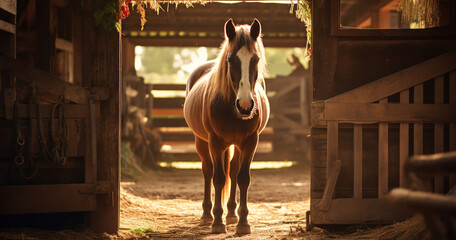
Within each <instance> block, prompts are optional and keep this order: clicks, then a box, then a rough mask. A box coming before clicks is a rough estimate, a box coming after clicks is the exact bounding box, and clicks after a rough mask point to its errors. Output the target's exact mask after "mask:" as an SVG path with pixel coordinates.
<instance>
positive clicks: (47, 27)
mask: <svg viewBox="0 0 456 240" xmlns="http://www.w3.org/2000/svg"><path fill="white" fill-rule="evenodd" d="M51 2H52V1H51V0H42V1H40V2H39V4H36V7H35V15H36V16H37V18H36V48H35V49H36V52H35V66H36V67H38V68H40V69H41V70H44V71H46V72H48V73H50V74H51V75H54V69H55V66H54V65H55V61H54V58H55V34H56V33H55V25H53V26H51V23H56V22H57V21H52V19H51V17H52V16H54V15H55V14H51V13H52V10H53V9H52V6H51V5H52V4H51ZM38 16H39V17H38ZM54 17H56V16H54Z"/></svg>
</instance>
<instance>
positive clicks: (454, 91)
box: [449, 71, 456, 189]
mask: <svg viewBox="0 0 456 240" xmlns="http://www.w3.org/2000/svg"><path fill="white" fill-rule="evenodd" d="M449 87H450V104H455V103H456V71H453V72H450V86H449ZM450 151H456V123H454V122H453V123H450ZM449 185H450V189H451V187H453V186H454V185H456V176H455V175H451V176H450V184H449Z"/></svg>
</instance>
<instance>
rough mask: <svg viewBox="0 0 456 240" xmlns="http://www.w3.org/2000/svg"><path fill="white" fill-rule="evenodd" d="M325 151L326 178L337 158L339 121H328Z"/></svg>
mask: <svg viewBox="0 0 456 240" xmlns="http://www.w3.org/2000/svg"><path fill="white" fill-rule="evenodd" d="M326 135H327V143H328V145H327V152H326V164H327V169H326V180H328V177H329V173H330V172H331V168H332V165H333V163H334V161H336V160H337V159H338V158H339V123H338V122H337V121H328V129H327V133H326Z"/></svg>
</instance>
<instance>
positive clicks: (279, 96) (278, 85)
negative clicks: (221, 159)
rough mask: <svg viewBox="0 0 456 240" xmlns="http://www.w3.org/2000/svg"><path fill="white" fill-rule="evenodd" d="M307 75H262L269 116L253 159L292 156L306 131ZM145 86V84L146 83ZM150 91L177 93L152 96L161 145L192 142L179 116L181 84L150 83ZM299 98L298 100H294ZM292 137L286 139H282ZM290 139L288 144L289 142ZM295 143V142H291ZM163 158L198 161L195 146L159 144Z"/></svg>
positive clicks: (153, 124) (182, 98) (182, 90)
mask: <svg viewBox="0 0 456 240" xmlns="http://www.w3.org/2000/svg"><path fill="white" fill-rule="evenodd" d="M308 84H309V77H308V76H299V77H296V76H279V77H276V78H271V79H266V90H267V93H268V97H269V101H270V104H271V116H270V120H269V123H268V126H267V128H266V129H265V131H264V132H263V133H262V134H261V135H260V144H259V147H258V151H257V153H256V155H255V161H281V160H284V159H289V160H296V159H293V156H292V151H296V148H298V147H297V146H298V145H299V142H298V143H296V141H295V140H296V139H297V138H299V137H302V138H305V136H306V135H307V134H308V132H309V130H308V126H309V124H308V122H309V120H308V119H309V109H308V107H307V106H308V104H307V103H308V99H309V95H308V94H305V93H306V92H307V90H308ZM146 89H147V90H148V89H149V88H147V87H146ZM151 89H152V91H177V92H180V93H179V95H178V96H172V97H156V96H154V97H153V100H152V103H153V107H152V111H151V114H152V126H153V127H154V128H155V129H157V130H158V131H159V132H160V135H161V141H162V145H165V146H166V145H168V146H177V145H193V143H194V137H193V134H192V133H191V131H190V129H189V128H188V126H187V123H186V122H185V119H184V117H183V112H182V107H183V104H184V100H185V98H184V97H183V96H184V94H185V85H183V84H153V85H151ZM296 99H299V101H296ZM286 138H292V139H293V140H290V141H288V142H284V139H286ZM290 143H291V144H290ZM294 144H295V145H294ZM162 159H163V160H165V161H199V157H198V155H197V154H196V149H194V148H190V149H188V148H186V149H184V150H182V151H179V150H176V151H168V150H166V147H165V148H162Z"/></svg>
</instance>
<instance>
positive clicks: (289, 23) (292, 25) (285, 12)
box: [122, 2, 306, 47]
mask: <svg viewBox="0 0 456 240" xmlns="http://www.w3.org/2000/svg"><path fill="white" fill-rule="evenodd" d="M166 8H167V6H166V5H164V9H165V10H166ZM133 11H135V10H133ZM133 11H132V12H133ZM229 18H233V20H234V22H235V23H236V24H250V23H251V22H252V21H253V19H254V18H258V19H259V20H260V22H261V24H262V27H263V34H264V37H263V41H264V45H265V46H266V47H305V45H306V26H305V24H304V23H303V22H301V21H300V20H299V19H297V18H296V17H295V15H294V14H290V4H278V3H259V2H257V3H235V4H226V3H208V4H206V5H205V6H202V5H194V7H191V8H185V7H184V6H179V7H178V8H177V9H176V8H175V7H174V5H170V6H169V9H168V12H160V14H159V15H157V14H156V13H155V12H154V11H153V10H151V9H147V10H146V19H147V23H146V24H145V25H144V30H143V31H141V27H140V15H139V14H138V13H132V14H131V15H130V16H129V17H128V18H127V19H125V20H124V21H123V22H122V34H124V37H126V38H129V39H130V40H131V42H132V43H133V44H135V45H143V46H210V47H218V46H219V45H220V43H221V41H222V40H223V25H224V23H225V22H226V21H227V20H228V19H229Z"/></svg>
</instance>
